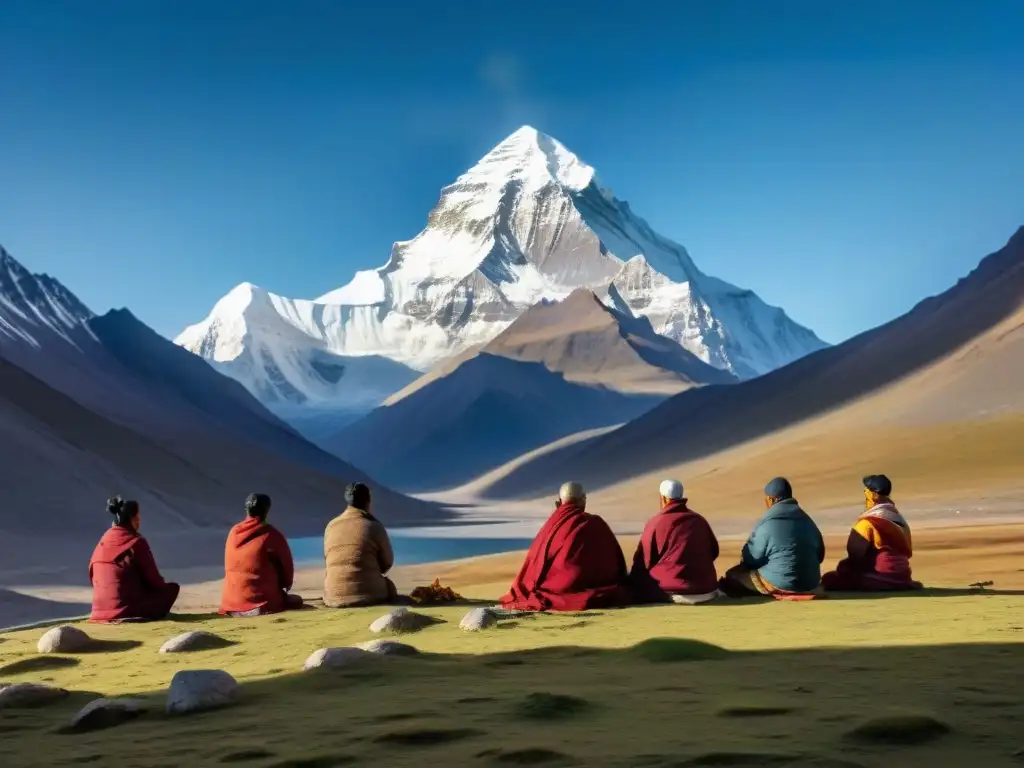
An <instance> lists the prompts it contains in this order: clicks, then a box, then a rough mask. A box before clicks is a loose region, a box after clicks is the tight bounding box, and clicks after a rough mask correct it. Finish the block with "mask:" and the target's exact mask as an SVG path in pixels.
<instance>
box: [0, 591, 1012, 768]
mask: <svg viewBox="0 0 1024 768" xmlns="http://www.w3.org/2000/svg"><path fill="white" fill-rule="evenodd" d="M422 610H423V612H424V613H427V614H429V615H431V616H434V617H436V618H438V619H441V620H442V621H443V622H444V623H441V624H436V625H434V626H431V627H428V628H426V629H424V630H422V631H420V632H418V633H415V634H411V635H405V636H403V638H402V639H403V640H404V641H405V642H408V643H410V644H412V645H415V646H416V647H417V648H418V649H419V650H420V651H421V652H422V655H421V656H419V657H413V658H394V657H392V658H379V659H373V660H371V661H368V662H366V663H364V664H361V665H359V666H356V667H350V668H345V669H339V670H324V671H318V672H309V673H305V672H302V671H301V666H302V663H303V661H304V660H305V659H306V657H307V656H308V655H309V654H310V653H311V652H312V651H314V650H316V649H317V648H321V647H327V646H341V645H350V644H353V643H356V642H360V641H364V640H368V639H371V638H372V637H373V635H372V634H371V633H370V632H369V630H368V625H369V624H370V622H371V621H372V620H373V619H374V618H376V617H377V616H379V615H381V614H382V613H383V610H382V609H381V608H365V609H354V610H345V611H330V610H325V609H310V610H305V611H300V612H294V613H290V614H285V615H281V616H270V617H261V618H258V619H223V618H215V617H201V616H197V617H179V618H178V619H176V620H175V621H168V622H160V623H156V624H149V625H122V626H118V627H114V626H90V625H83V626H84V628H85V629H86V630H87V631H88V632H89V633H90V634H91V635H92V636H93V637H94V638H96V639H97V640H99V641H101V643H100V647H98V648H97V649H96V650H95V651H91V652H89V653H82V654H78V655H70V656H40V655H39V654H37V653H36V649H35V643H36V640H37V639H38V637H39V636H40V635H41V634H42V631H43V630H39V629H36V630H26V631H20V632H14V633H8V634H6V635H4V636H2V638H0V657H2V659H0V661H2V664H0V680H4V681H6V682H18V681H35V682H48V683H50V684H55V685H60V686H62V687H65V688H68V689H69V690H71V691H73V692H74V693H73V695H72V696H71V697H70V698H69V699H68V700H66V701H64V702H62V703H59V704H56V705H51V706H48V707H45V708H39V709H31V710H12V709H8V710H2V711H0V753H2V754H3V764H4V765H5V766H7V765H9V766H63V765H87V764H90V763H95V764H97V765H122V766H149V767H150V768H152V767H154V766H178V765H190V766H191V765H196V766H198V765H243V766H253V767H254V768H256V767H260V768H262V767H264V766H307V767H313V766H335V765H337V766H342V765H371V764H374V765H387V766H405V765H408V766H419V765H422V764H423V763H424V761H432V762H434V763H436V764H439V765H456V766H463V765H465V766H502V765H545V766H559V765H581V766H595V765H598V766H604V765H607V766H622V767H623V768H628V767H630V766H648V767H649V768H665V767H667V766H716V765H725V766H765V765H791V766H800V767H804V768H806V767H807V766H817V767H818V768H825V767H826V766H828V767H830V768H840V767H842V766H845V767H847V768H854V767H855V766H883V765H884V766H893V765H906V766H915V765H934V766H961V765H985V766H1001V765H1006V766H1011V765H1019V764H1020V757H1021V755H1024V751H1021V750H1022V749H1024V735H1021V731H1020V722H1021V719H1022V718H1024V697H1022V696H1021V691H1022V690H1024V664H1022V662H1024V644H1022V640H1024V597H1022V596H1018V595H1015V594H1008V595H1003V594H984V593H982V594H970V593H966V592H965V591H963V590H950V591H948V592H944V591H933V592H929V593H928V594H924V595H915V596H903V597H889V598H883V599H878V598H858V599H842V598H835V599H827V600H822V601H818V602H813V603H802V604H801V603H775V602H759V601H739V602H727V603H718V604H710V605H706V606H699V607H683V606H664V607H662V606H658V607H636V608H630V609H625V610H611V611H594V612H588V613H585V614H573V615H534V616H523V617H514V618H510V619H506V620H503V621H502V622H501V623H500V625H499V626H498V627H497V628H494V629H491V630H488V631H486V632H482V633H477V634H473V633H465V632H462V631H461V630H459V628H458V622H459V619H460V618H461V616H462V615H463V614H464V613H465V611H466V610H467V607H466V606H465V605H452V606H445V607H435V608H425V609H422ZM189 629H205V630H209V631H212V632H216V633H218V634H219V635H221V636H222V637H223V638H225V639H226V640H228V641H230V642H231V643H232V644H231V645H229V646H227V647H224V648H220V649H217V650H209V651H201V652H194V653H190V654H180V655H161V654H158V653H157V649H158V648H159V647H160V645H161V644H162V643H163V641H164V640H166V639H168V638H169V637H171V636H173V635H175V634H177V633H179V632H183V631H186V630H189ZM185 668H196V669H203V668H206V669H208V668H219V669H224V670H226V671H228V672H230V673H231V674H232V675H234V676H235V678H236V679H238V680H239V682H240V683H241V684H242V696H241V699H240V703H239V704H238V705H236V706H233V707H230V708H227V709H224V710H219V711H213V712H206V713H200V714H195V715H190V716H178V717H169V716H165V715H164V714H163V711H162V707H163V700H164V697H163V693H164V691H165V690H166V687H167V685H168V683H169V682H170V679H171V677H172V675H173V674H174V672H175V671H176V670H178V669H185ZM96 694H103V695H141V696H143V697H146V698H147V699H149V700H151V702H152V704H153V709H152V711H151V713H149V714H147V715H146V716H144V717H142V718H140V719H138V720H135V721H133V722H130V723H127V724H124V725H121V726H118V727H116V728H113V729H109V730H104V731H96V732H92V733H84V734H60V733H57V732H56V731H57V730H58V729H59V728H60V727H61V726H63V725H65V724H66V723H67V722H68V720H69V719H70V717H71V716H72V715H73V714H74V712H76V711H77V710H78V708H80V707H81V706H82V705H83V704H84V703H86V702H87V701H88V700H89V699H90V698H93V697H95V695H96Z"/></svg>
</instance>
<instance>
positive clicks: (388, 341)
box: [176, 126, 825, 411]
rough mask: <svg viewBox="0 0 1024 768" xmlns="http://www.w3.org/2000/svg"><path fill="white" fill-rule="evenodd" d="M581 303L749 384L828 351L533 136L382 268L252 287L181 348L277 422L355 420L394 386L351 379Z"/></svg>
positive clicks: (434, 214)
mask: <svg viewBox="0 0 1024 768" xmlns="http://www.w3.org/2000/svg"><path fill="white" fill-rule="evenodd" d="M581 287H582V288H588V289H591V290H593V291H595V292H596V293H598V295H600V296H601V297H602V299H603V300H605V301H607V302H608V303H609V304H610V305H612V306H615V307H616V308H617V309H619V310H620V311H624V312H628V313H631V314H635V315H643V316H646V317H648V318H649V319H650V320H651V322H652V324H653V326H654V328H655V330H656V331H657V332H658V333H660V334H662V335H665V336H668V337H669V338H672V339H674V340H676V341H678V342H679V343H680V344H681V345H682V346H684V347H685V348H686V349H688V350H689V351H691V352H692V353H693V354H695V355H696V356H697V357H698V358H700V359H701V360H703V361H705V362H707V363H710V364H711V365H714V366H716V367H719V368H722V369H725V370H728V371H731V372H733V373H735V374H737V375H739V376H741V377H744V378H748V377H751V376H756V375H759V374H761V373H765V372H767V371H770V370H773V369H774V368H777V367H779V366H781V365H785V364H786V363H789V362H791V361H792V360H794V359H796V358H798V357H802V356H803V355H805V354H807V353H809V352H812V351H814V350H816V349H820V348H822V347H824V346H825V344H824V342H822V341H821V340H820V339H818V337H817V336H815V335H814V333H813V332H811V331H810V330H808V329H806V328H804V327H802V326H800V325H798V324H796V323H794V322H793V321H792V320H790V319H789V318H788V317H787V316H786V315H785V313H784V312H783V311H782V310H781V309H778V308H775V307H770V306H768V305H767V304H765V303H764V302H763V301H761V299H760V298H758V297H757V296H756V294H754V293H753V292H751V291H748V290H744V289H740V288H737V287H736V286H733V285H730V284H728V283H725V282H723V281H721V280H718V279H716V278H713V277H710V276H708V275H705V274H704V273H702V272H701V271H700V270H699V269H698V268H697V266H696V265H695V264H694V262H693V261H692V259H691V258H690V256H689V254H688V253H687V252H686V249H685V248H683V247H682V246H681V245H679V244H677V243H675V242H673V241H671V240H669V239H667V238H665V237H662V236H661V235H659V234H658V233H656V232H655V231H654V230H653V229H651V227H650V226H649V225H648V224H647V222H645V221H644V220H643V219H641V218H639V217H637V216H636V215H634V214H633V213H632V211H631V210H630V208H629V206H628V204H627V203H625V202H623V201H620V200H618V199H616V198H615V197H614V195H613V194H612V193H611V192H610V191H609V190H608V189H606V188H604V187H602V186H601V185H600V183H599V181H598V178H597V175H596V173H595V171H594V169H593V168H592V167H590V166H589V165H587V164H586V163H584V162H583V161H581V160H580V159H579V158H578V157H576V156H575V155H574V154H573V153H572V152H570V151H569V150H568V149H566V148H565V147H564V146H563V145H562V144H560V143H559V142H558V141H556V140H555V139H553V138H551V137H549V136H546V135H544V134H542V133H539V132H538V131H536V130H535V129H533V128H530V127H529V126H524V127H523V128H520V129H519V130H517V131H516V132H515V133H513V134H512V135H510V136H509V137H508V138H506V139H505V140H504V141H502V142H501V143H500V144H498V145H497V146H496V147H495V148H494V149H493V150H491V151H490V152H489V153H487V155H486V156H485V157H484V158H483V159H482V160H481V161H480V162H479V163H477V164H476V165H475V166H473V167H472V168H471V169H469V170H468V171H467V172H465V173H463V174H462V175H461V176H459V177H458V178H457V179H456V181H455V182H454V183H453V184H451V185H449V186H447V187H445V188H444V189H443V190H442V191H441V196H440V199H439V201H438V203H437V205H436V206H435V207H434V209H433V210H432V211H431V212H430V214H429V216H428V220H427V226H426V228H425V229H424V230H423V231H422V232H420V233H419V234H418V235H417V236H416V237H415V238H413V239H412V240H408V241H402V242H396V243H395V244H394V246H393V247H392V251H391V256H390V258H389V260H388V262H387V263H386V264H385V265H384V266H383V267H380V268H378V269H372V270H364V271H360V272H357V273H356V274H355V276H354V277H353V279H352V280H351V281H350V282H349V283H348V284H346V285H344V286H342V287H341V288H338V289H337V290H334V291H330V292H329V293H326V294H324V295H322V296H320V297H319V298H317V299H316V300H313V301H306V300H295V299H289V298H285V297H282V296H277V295H274V294H272V293H269V292H267V291H263V290H261V289H259V288H257V287H255V286H252V285H249V284H242V285H240V286H238V287H237V288H235V289H234V290H232V291H231V292H230V293H229V294H228V295H227V296H225V297H224V298H223V299H221V300H220V301H219V302H218V303H217V304H216V306H215V307H214V308H213V310H212V311H211V313H210V315H209V316H208V317H207V318H206V319H205V320H203V321H202V322H201V323H198V324H196V325H193V326H190V327H189V328H186V329H185V330H184V331H183V332H182V334H181V335H180V336H179V337H178V339H176V341H177V343H178V344H181V345H182V346H184V347H186V348H188V349H190V350H192V351H193V352H195V353H197V354H199V355H202V356H203V357H205V358H207V359H208V360H210V361H212V362H213V363H215V364H216V365H217V366H218V368H220V369H221V370H223V371H224V372H225V373H227V374H229V375H231V376H233V377H235V378H237V379H238V380H239V381H241V382H242V383H243V384H245V385H246V386H247V387H248V388H249V389H250V391H252V392H253V393H254V394H256V395H257V397H259V398H260V399H261V400H262V401H263V402H264V403H266V404H267V405H269V406H270V407H272V408H276V409H277V410H279V411H280V410H281V409H286V408H289V407H294V406H306V407H309V406H315V407H318V408H323V407H332V406H339V407H341V406H345V407H347V406H348V405H349V404H351V403H352V402H354V401H359V402H370V401H372V400H373V399H374V398H376V397H377V396H378V394H379V392H380V391H381V390H383V389H387V388H388V387H390V386H392V384H393V382H391V381H389V382H387V383H385V382H380V384H379V385H378V386H375V387H372V386H371V387H368V385H369V384H370V383H371V379H373V378H374V376H372V375H370V374H369V373H367V375H365V376H351V375H348V372H349V371H352V372H354V371H355V369H359V368H365V367H366V365H365V364H366V363H367V358H369V359H373V360H375V365H377V366H378V367H380V366H382V365H383V363H382V362H381V361H382V360H388V361H392V362H393V363H394V364H396V365H400V366H401V369H404V370H405V371H408V372H409V375H414V374H413V373H412V371H413V370H418V371H423V370H426V369H427V368H429V367H431V366H432V365H434V364H435V363H437V362H439V361H440V360H442V359H444V358H446V357H449V356H451V355H453V354H457V353H458V352H460V351H462V350H465V349H467V348H468V347H471V346H475V345H478V344H484V343H487V342H488V341H490V340H491V339H493V338H494V337H495V336H497V334H499V333H500V332H501V331H503V330H504V329H505V328H506V327H507V326H508V325H509V324H510V323H511V322H512V321H513V320H515V319H516V318H517V317H518V316H519V315H520V314H522V313H523V312H524V311H525V310H526V309H527V308H529V307H530V306H532V305H534V304H536V303H538V302H540V301H545V300H559V299H563V298H565V297H566V296H568V295H569V294H570V293H571V292H572V291H573V290H575V289H577V288H581ZM339 368H340V369H341V373H338V369H339ZM398 370H400V369H395V370H392V373H393V374H395V379H396V380H397V379H398V378H400V376H399V375H398V373H397V371H398ZM350 382H351V383H350ZM401 386H404V384H403V385H401ZM399 388H400V387H399ZM393 391H394V390H393ZM378 402H379V401H378Z"/></svg>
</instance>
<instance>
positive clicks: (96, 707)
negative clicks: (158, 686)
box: [63, 699, 146, 733]
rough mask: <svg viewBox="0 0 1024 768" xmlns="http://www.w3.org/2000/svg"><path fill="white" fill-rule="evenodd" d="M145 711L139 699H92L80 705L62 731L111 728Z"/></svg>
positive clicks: (76, 731) (71, 731) (77, 731)
mask: <svg viewBox="0 0 1024 768" xmlns="http://www.w3.org/2000/svg"><path fill="white" fill-rule="evenodd" d="M145 711H146V704H145V702H143V701H140V700H139V699H94V700H93V701H90V702H89V703H88V704H86V705H85V706H84V707H82V709H81V711H79V713H78V714H77V715H75V716H74V717H73V718H72V719H71V725H69V726H67V727H66V728H64V729H63V732H64V733H84V732H86V731H99V730H102V729H103V728H113V727H114V726H115V725H120V724H121V723H126V722H128V721H129V720H134V719H135V718H136V717H139V716H140V715H142V714H143V713H145Z"/></svg>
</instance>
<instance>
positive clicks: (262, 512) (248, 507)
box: [245, 493, 270, 520]
mask: <svg viewBox="0 0 1024 768" xmlns="http://www.w3.org/2000/svg"><path fill="white" fill-rule="evenodd" d="M245 514H246V515H248V516H249V517H256V518H259V519H260V520H266V519H267V515H268V514H270V497H269V496H267V494H265V493H250V494H249V497H248V498H247V499H246V500H245Z"/></svg>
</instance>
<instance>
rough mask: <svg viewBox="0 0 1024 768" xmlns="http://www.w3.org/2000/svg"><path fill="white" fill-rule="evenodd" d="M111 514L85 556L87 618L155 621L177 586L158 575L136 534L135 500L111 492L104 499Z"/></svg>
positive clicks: (165, 609) (165, 610) (168, 607)
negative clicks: (106, 526)
mask: <svg viewBox="0 0 1024 768" xmlns="http://www.w3.org/2000/svg"><path fill="white" fill-rule="evenodd" d="M107 511H108V512H109V513H110V514H111V515H113V516H114V522H113V525H112V526H111V527H110V530H109V531H107V532H106V533H105V534H103V538H101V539H100V542H99V544H97V545H96V549H95V550H94V551H93V553H92V558H91V559H90V560H89V581H90V582H92V615H91V616H90V617H89V621H92V622H97V623H104V624H106V623H117V622H121V621H159V620H160V619H165V618H167V615H168V614H169V613H170V612H171V608H172V606H173V605H174V601H175V600H177V599H178V591H179V590H180V587H179V586H178V585H177V584H173V583H171V582H167V581H164V578H163V576H161V575H160V570H159V569H158V568H157V567H156V560H155V559H154V558H153V550H151V549H150V548H149V543H148V542H147V541H146V540H145V539H144V538H143V537H142V536H140V535H139V502H137V501H132V500H130V499H128V500H125V499H122V498H121V497H120V496H114V497H113V498H111V499H108V500H107Z"/></svg>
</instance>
